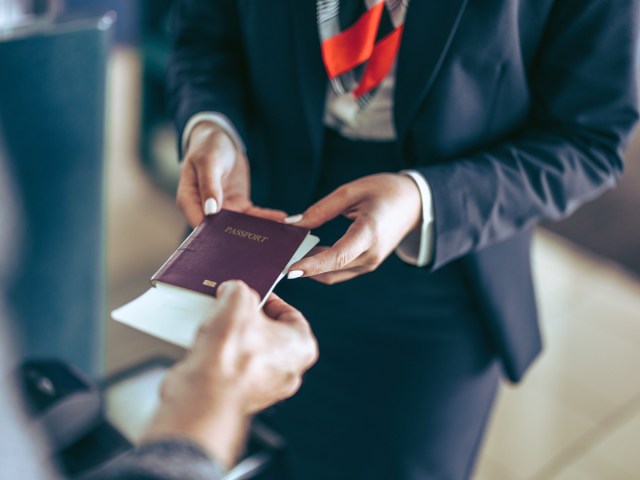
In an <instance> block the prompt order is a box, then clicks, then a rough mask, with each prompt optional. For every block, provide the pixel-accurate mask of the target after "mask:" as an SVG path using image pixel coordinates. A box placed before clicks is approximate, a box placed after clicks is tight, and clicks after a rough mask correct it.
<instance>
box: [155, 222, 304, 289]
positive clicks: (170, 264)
mask: <svg viewBox="0 0 640 480" xmlns="http://www.w3.org/2000/svg"><path fill="white" fill-rule="evenodd" d="M307 235H309V230H307V229H304V228H301V227H297V226H295V225H287V224H283V223H279V222H274V221H272V220H266V219H264V218H259V217H254V216H251V215H246V214H244V213H238V212H233V211H231V210H221V211H220V212H218V213H217V214H215V215H211V216H208V217H206V219H205V220H204V222H203V223H201V224H200V225H199V226H198V227H197V228H196V229H195V230H194V231H193V232H192V233H191V235H189V236H188V237H187V239H186V240H185V241H184V242H183V243H182V245H180V247H178V249H177V250H176V251H175V252H174V253H173V255H171V256H170V257H169V259H168V260H167V261H166V262H165V264H164V265H163V266H162V267H160V269H159V270H158V271H157V272H156V273H155V275H153V277H152V278H151V282H152V283H153V284H154V285H155V284H156V283H157V282H161V283H167V284H170V285H174V286H177V287H182V288H186V289H189V290H193V291H196V292H199V293H204V294H206V295H212V296H215V293H216V290H217V288H218V285H220V284H221V283H223V282H225V281H227V280H242V281H244V282H245V283H246V284H247V285H249V286H250V287H251V288H253V289H254V290H256V291H257V292H258V294H259V295H260V298H265V297H266V295H267V294H268V293H269V292H270V291H271V289H272V288H273V286H274V284H275V283H276V282H277V281H278V280H279V278H280V277H281V275H282V273H283V271H284V270H285V268H286V267H287V265H288V264H289V262H290V260H291V258H292V257H293V256H294V254H295V253H296V251H297V250H298V248H299V247H300V245H301V244H302V242H303V241H304V240H305V238H306V237H307Z"/></svg>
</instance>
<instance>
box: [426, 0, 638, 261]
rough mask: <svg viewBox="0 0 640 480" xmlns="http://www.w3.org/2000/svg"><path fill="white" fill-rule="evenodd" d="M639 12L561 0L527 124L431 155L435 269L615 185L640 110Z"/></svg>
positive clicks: (634, 5)
mask: <svg viewBox="0 0 640 480" xmlns="http://www.w3.org/2000/svg"><path fill="white" fill-rule="evenodd" d="M585 3H586V5H585ZM637 19H638V2H637V1H635V0H627V1H620V2H610V1H608V0H591V1H589V2H581V1H577V0H559V1H557V2H556V4H555V6H554V8H553V11H552V14H551V16H550V18H549V19H548V24H547V26H546V28H545V35H544V37H543V38H542V40H541V42H540V46H539V49H538V50H539V53H538V55H537V58H536V60H535V62H533V64H532V65H530V66H529V67H528V71H527V72H526V75H527V77H528V84H529V88H530V92H529V93H530V103H531V107H530V110H529V115H528V118H527V119H526V120H525V121H524V123H523V124H521V125H518V126H517V130H515V128H516V127H515V126H513V128H512V133H511V135H510V136H507V137H505V138H503V140H502V141H501V142H499V143H497V144H496V145H494V146H493V147H492V148H489V149H486V150H481V151H476V152H471V153H469V154H468V155H466V156H464V157H462V158H459V159H457V160H452V161H449V162H446V163H441V164H435V165H429V166H426V163H427V162H428V159H427V160H424V164H425V166H423V167H421V168H419V170H420V171H421V173H423V175H425V177H426V178H427V180H428V181H429V184H430V185H431V188H432V193H433V205H434V217H435V223H434V238H435V249H434V261H433V263H432V267H433V268H438V267H440V266H442V265H444V264H445V263H447V262H449V261H451V260H453V259H455V258H458V257H460V256H462V255H465V254H467V253H469V252H472V251H475V250H477V249H481V248H483V247H486V246H489V245H491V244H493V243H496V242H499V241H501V240H504V239H506V238H508V237H510V236H511V235H513V234H515V233H516V232H518V231H521V230H523V229H526V228H529V227H531V226H532V225H534V224H535V223H536V222H538V221H540V220H543V219H551V220H553V219H560V218H563V217H566V216H567V215H569V214H570V213H572V212H573V211H574V210H575V209H576V208H577V207H578V206H580V205H581V204H583V203H584V202H586V201H588V200H590V199H592V198H594V197H596V196H597V195H599V194H600V193H602V192H603V191H604V190H606V189H608V188H611V187H612V186H614V185H615V184H616V182H617V181H618V179H619V177H620V175H621V173H622V170H623V163H622V148H623V147H624V145H625V144H626V143H627V141H628V139H629V136H630V133H631V131H632V128H633V126H634V125H635V122H636V120H637V118H638V107H637V93H636V88H637V86H636V85H637V83H636V82H637V78H636V64H637V62H636V45H637V22H638V20H637ZM523 73H524V72H523Z"/></svg>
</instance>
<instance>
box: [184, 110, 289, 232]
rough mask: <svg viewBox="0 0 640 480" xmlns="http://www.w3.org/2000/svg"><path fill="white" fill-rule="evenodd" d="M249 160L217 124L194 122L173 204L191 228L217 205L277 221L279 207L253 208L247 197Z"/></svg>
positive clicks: (219, 207) (280, 215)
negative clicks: (175, 204)
mask: <svg viewBox="0 0 640 480" xmlns="http://www.w3.org/2000/svg"><path fill="white" fill-rule="evenodd" d="M250 192H251V181H250V176H249V162H248V161H247V157H246V155H245V154H244V153H243V152H241V151H239V150H238V149H237V148H236V146H235V144H234V143H233V140H232V139H231V138H230V137H229V135H228V134H227V133H226V132H225V131H224V130H223V129H222V128H220V127H219V126H218V125H216V124H215V123H212V122H207V121H203V122H200V123H198V124H197V125H196V126H195V127H194V129H193V131H192V132H191V135H190V137H189V144H188V148H187V151H186V153H185V157H184V162H183V165H182V171H181V174H180V180H179V182H178V191H177V194H176V203H177V204H178V207H179V208H180V209H181V210H182V212H183V213H184V215H185V217H186V219H187V222H188V223H189V225H191V226H192V227H196V226H198V225H200V223H202V221H203V220H204V217H205V215H213V214H215V213H217V212H218V211H220V209H221V208H223V207H224V208H226V209H228V210H235V211H237V212H243V213H248V214H249V215H255V216H258V217H263V218H268V219H271V220H276V221H281V220H282V219H284V218H285V217H286V216H287V214H286V213H284V212H282V211H280V210H272V209H268V208H261V207H256V206H255V205H254V204H253V203H252V202H251V198H250Z"/></svg>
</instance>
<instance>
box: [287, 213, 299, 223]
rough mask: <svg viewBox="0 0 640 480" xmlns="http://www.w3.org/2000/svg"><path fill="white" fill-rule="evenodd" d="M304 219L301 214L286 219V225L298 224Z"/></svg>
mask: <svg viewBox="0 0 640 480" xmlns="http://www.w3.org/2000/svg"><path fill="white" fill-rule="evenodd" d="M302 219H303V216H302V214H301V213H299V214H297V215H291V216H290V217H287V218H285V219H284V223H298V222H299V221H300V220H302Z"/></svg>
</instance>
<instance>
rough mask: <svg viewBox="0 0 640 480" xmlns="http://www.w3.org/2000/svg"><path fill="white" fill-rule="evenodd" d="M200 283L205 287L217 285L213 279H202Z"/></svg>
mask: <svg viewBox="0 0 640 480" xmlns="http://www.w3.org/2000/svg"><path fill="white" fill-rule="evenodd" d="M202 284H203V285H204V286H205V287H215V286H217V285H218V282H214V281H213V280H204V281H203V282H202Z"/></svg>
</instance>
